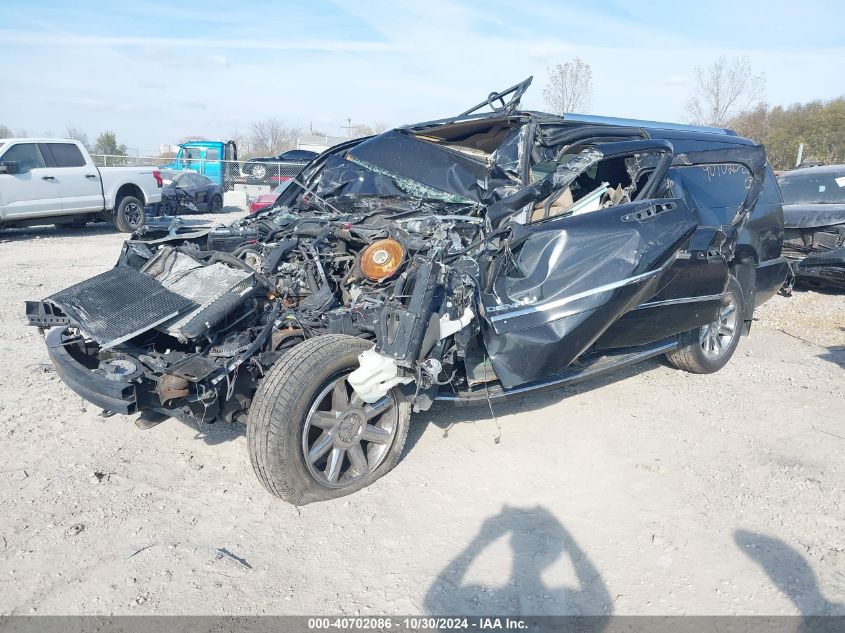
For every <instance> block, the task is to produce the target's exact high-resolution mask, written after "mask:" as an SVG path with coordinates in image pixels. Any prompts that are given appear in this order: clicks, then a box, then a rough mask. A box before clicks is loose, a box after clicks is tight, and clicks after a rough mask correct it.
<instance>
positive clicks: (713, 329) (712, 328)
mask: <svg viewBox="0 0 845 633" xmlns="http://www.w3.org/2000/svg"><path fill="white" fill-rule="evenodd" d="M737 325H738V324H737V310H736V300H735V299H734V296H733V295H732V294H730V295H728V296H727V297H725V299H724V300H723V301H722V306H721V307H720V308H719V316H718V317H717V318H716V320H715V321H713V323H710V324H709V325H702V326H701V332H700V334H699V338H698V340H699V342H700V343H701V350H702V351H703V352H704V355H705V356H706V357H707V358H709V359H710V360H718V359H719V358H721V357H722V355H723V354H724V353H725V352H727V351H728V350H730V347H731V343H732V342H733V340H734V338H735V337H736V336H738V335H739V332H738V330H737Z"/></svg>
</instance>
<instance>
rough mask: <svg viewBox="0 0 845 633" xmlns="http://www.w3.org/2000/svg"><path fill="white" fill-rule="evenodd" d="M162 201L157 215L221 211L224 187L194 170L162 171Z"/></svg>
mask: <svg viewBox="0 0 845 633" xmlns="http://www.w3.org/2000/svg"><path fill="white" fill-rule="evenodd" d="M161 177H162V182H163V185H162V188H161V202H160V203H159V204H158V208H157V213H156V215H178V214H180V213H192V212H193V213H204V212H208V213H220V211H221V210H222V209H223V187H222V186H220V185H218V184H217V183H216V182H214V181H212V180H209V179H208V178H206V177H205V176H203V175H202V174H198V173H196V172H193V171H162V172H161Z"/></svg>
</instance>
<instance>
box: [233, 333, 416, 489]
mask: <svg viewBox="0 0 845 633" xmlns="http://www.w3.org/2000/svg"><path fill="white" fill-rule="evenodd" d="M371 347H372V343H371V342H369V341H365V340H363V339H360V338H357V337H354V336H345V335H335V334H329V335H325V336H319V337H316V338H311V339H308V340H306V341H304V342H302V343H300V344H299V345H297V346H296V347H294V348H292V349H291V350H290V351H289V352H288V353H287V354H285V355H284V356H283V357H282V358H281V359H279V360H278V361H277V362H276V364H275V365H274V366H273V367H272V369H270V371H269V372H267V375H266V376H265V377H264V379H263V380H262V382H261V384H260V385H259V386H258V391H257V392H256V394H255V398H254V400H253V401H252V406H251V407H250V411H249V421H248V423H247V445H248V447H249V454H250V459H251V461H252V467H253V469H254V470H255V474H256V475H257V476H258V479H259V480H260V481H261V483H262V484H264V486H265V487H266V488H267V490H269V491H270V492H271V493H272V494H273V495H275V496H277V497H281V498H282V499H284V500H285V501H288V502H290V503H293V504H295V505H304V504H307V503H311V502H314V501H325V500H328V499H334V498H336V497H341V496H344V495H348V494H350V493H352V492H355V491H357V490H360V489H361V488H364V487H365V486H368V485H370V484H371V483H373V482H374V481H375V480H376V479H378V478H379V477H381V476H382V475H383V474H385V473H386V472H388V471H389V470H390V469H392V468H393V467H394V466H395V465H396V463H397V462H398V461H399V457H400V455H401V453H402V448H403V446H404V445H405V438H406V437H407V434H408V421H409V418H410V413H411V412H410V404H409V403H408V402H407V400H406V399H405V398H404V396H403V395H402V393H401V392H400V391H399V390H398V389H396V388H394V389H391V390H390V391H389V392H388V393H387V395H385V396H384V397H383V398H382V399H381V400H378V401H377V402H375V403H373V404H367V403H365V402H363V401H362V400H361V399H360V398H358V396H357V395H356V394H355V393H354V392H353V391H352V389H351V387H349V384H348V383H347V382H346V378H347V376H349V374H350V373H352V371H353V370H355V369H356V368H357V367H358V355H359V354H360V353H361V352H363V351H365V350H368V349H370V348H371Z"/></svg>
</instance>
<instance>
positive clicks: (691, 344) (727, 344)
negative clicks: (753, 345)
mask: <svg viewBox="0 0 845 633" xmlns="http://www.w3.org/2000/svg"><path fill="white" fill-rule="evenodd" d="M743 296H744V295H743V292H742V285H740V283H739V281H737V279H736V277H734V276H733V275H731V276H729V277H728V286H727V289H726V291H725V297H724V298H723V299H722V305H721V306H720V308H719V314H718V315H717V317H716V320H715V321H713V322H712V323H709V324H707V325H702V326H701V327H700V328H697V329H695V330H690V331H689V332H684V333H683V334H681V335H680V336H679V337H678V347H677V349H674V350H672V351H671V352H667V353H666V358H667V359H668V360H669V362H670V363H671V364H672V365H674V366H675V367H677V368H678V369H683V370H684V371H688V372H690V373H693V374H711V373H713V372H715V371H719V370H720V369H721V368H722V367H724V366H725V365H726V364H727V362H728V361H729V360H730V358H731V356H733V353H734V352H735V351H736V347H737V345H739V337H740V334H741V332H742V324H743V317H744V314H745V305H744V303H743Z"/></svg>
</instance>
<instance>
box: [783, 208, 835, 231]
mask: <svg viewBox="0 0 845 633" xmlns="http://www.w3.org/2000/svg"><path fill="white" fill-rule="evenodd" d="M837 224H845V204H785V205H783V226H784V228H787V229H814V228H819V227H822V226H836V225H837Z"/></svg>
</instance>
